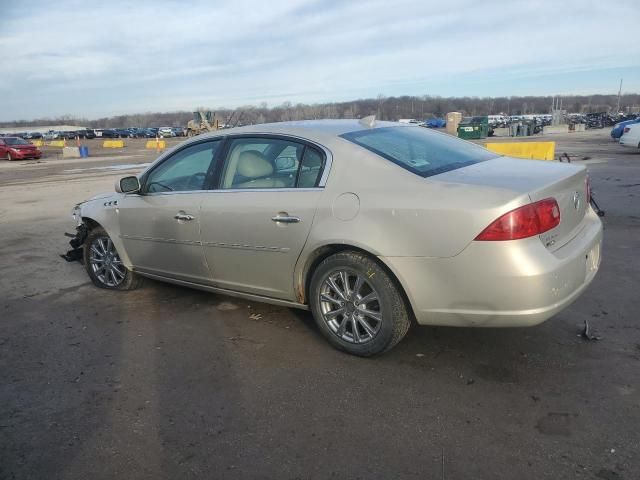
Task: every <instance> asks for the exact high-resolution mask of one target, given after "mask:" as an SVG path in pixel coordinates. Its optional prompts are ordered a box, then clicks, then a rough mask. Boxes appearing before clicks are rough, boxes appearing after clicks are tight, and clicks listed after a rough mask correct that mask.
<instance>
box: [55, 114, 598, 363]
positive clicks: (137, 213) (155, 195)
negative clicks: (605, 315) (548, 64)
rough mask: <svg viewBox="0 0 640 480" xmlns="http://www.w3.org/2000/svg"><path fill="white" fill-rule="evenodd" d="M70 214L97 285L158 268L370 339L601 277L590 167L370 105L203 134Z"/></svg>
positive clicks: (502, 322)
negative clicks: (333, 116) (480, 142)
mask: <svg viewBox="0 0 640 480" xmlns="http://www.w3.org/2000/svg"><path fill="white" fill-rule="evenodd" d="M73 216H74V218H75V220H76V222H77V226H76V234H75V237H74V238H73V239H72V240H71V245H72V247H73V250H71V251H70V252H69V254H68V255H69V256H70V257H71V258H72V257H74V256H75V257H79V258H82V259H83V261H84V264H85V266H86V269H87V272H88V274H89V276H90V278H91V280H92V281H93V283H94V284H95V285H97V286H98V287H102V288H108V289H118V290H129V289H132V288H135V287H136V286H138V285H139V283H140V280H141V279H142V278H143V277H150V278H153V279H156V280H162V281H166V282H171V283H174V284H178V285H183V286H188V287H193V288H198V289H203V290H207V291H211V292H215V293H220V294H225V295H232V296H238V297H242V298H246V299H250V300H254V301H263V302H268V303H273V304H277V305H284V306H288V307H295V308H302V309H308V310H311V312H312V313H313V316H314V318H315V320H316V322H317V324H318V327H319V330H320V331H321V332H322V333H323V335H324V336H325V337H326V338H327V340H328V341H329V342H330V343H331V344H332V345H334V346H335V347H337V348H339V349H342V350H344V351H347V352H349V353H351V354H355V355H361V356H370V355H374V354H378V353H381V352H384V351H386V350H388V349H390V348H392V347H393V346H394V345H396V344H397V343H398V342H399V341H400V340H401V339H402V338H403V337H404V335H405V334H406V333H407V331H408V329H409V326H410V324H411V323H412V322H417V323H418V324H422V325H450V326H461V327H515V326H529V325H535V324H538V323H540V322H543V321H545V320H547V319H548V318H550V317H552V316H553V315H555V314H556V313H558V312H559V311H561V310H562V309H564V308H565V307H567V306H568V305H569V304H570V303H571V302H573V301H574V300H576V299H577V298H578V296H579V295H580V294H581V293H582V292H583V291H584V290H585V288H586V287H587V286H588V285H589V283H590V282H591V281H592V280H593V278H594V276H595V274H596V272H597V270H598V268H599V265H600V251H601V242H602V223H601V222H600V219H599V218H598V216H597V215H596V214H595V212H594V211H593V209H592V208H591V206H590V191H589V182H588V177H587V174H586V171H585V168H584V167H581V166H575V165H571V164H565V163H559V162H543V161H536V160H522V159H513V158H509V157H504V156H498V155H496V154H494V153H491V152H489V151H487V150H486V149H484V148H482V147H480V146H477V145H474V144H472V143H469V142H466V141H463V140H459V139H457V138H455V137H452V136H449V135H446V134H442V133H438V132H434V131H430V130H428V129H426V128H423V127H420V126H415V125H411V124H399V123H392V122H376V121H375V119H373V118H366V119H362V120H360V121H358V120H320V121H303V122H284V123H277V124H267V125H255V126H248V127H241V128H234V129H229V130H221V131H218V132H215V133H211V134H207V135H201V136H198V137H194V138H192V139H190V140H187V141H185V142H184V143H182V144H180V145H178V146H177V147H175V148H173V149H172V150H170V151H167V152H166V153H164V154H162V155H161V156H160V157H159V158H158V159H157V160H156V161H155V162H154V163H153V164H152V165H150V166H149V167H148V168H147V169H146V170H145V171H144V172H143V173H142V174H140V175H139V176H137V177H134V176H131V177H125V178H122V179H120V180H119V181H118V182H117V184H116V192H115V193H109V194H105V195H98V196H96V197H94V198H92V199H90V200H87V201H85V202H82V203H80V204H78V205H76V207H75V208H74V210H73Z"/></svg>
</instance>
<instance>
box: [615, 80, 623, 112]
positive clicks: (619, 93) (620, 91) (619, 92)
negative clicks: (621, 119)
mask: <svg viewBox="0 0 640 480" xmlns="http://www.w3.org/2000/svg"><path fill="white" fill-rule="evenodd" d="M620 95H622V79H620V88H619V89H618V104H617V105H616V115H617V114H618V113H620Z"/></svg>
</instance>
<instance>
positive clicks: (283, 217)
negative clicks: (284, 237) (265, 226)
mask: <svg viewBox="0 0 640 480" xmlns="http://www.w3.org/2000/svg"><path fill="white" fill-rule="evenodd" d="M271 220H272V221H274V222H279V223H300V217H294V216H291V215H287V214H286V213H279V214H278V215H276V216H275V217H271Z"/></svg>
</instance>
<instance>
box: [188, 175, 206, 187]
mask: <svg viewBox="0 0 640 480" xmlns="http://www.w3.org/2000/svg"><path fill="white" fill-rule="evenodd" d="M206 177H207V174H206V173H204V172H198V173H194V174H193V175H191V176H190V177H189V180H187V188H188V189H189V190H201V189H202V187H203V186H204V180H205V178H206Z"/></svg>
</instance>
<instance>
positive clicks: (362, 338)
mask: <svg viewBox="0 0 640 480" xmlns="http://www.w3.org/2000/svg"><path fill="white" fill-rule="evenodd" d="M309 300H310V304H311V310H312V312H313V316H314V318H315V321H316V323H317V324H318V327H319V328H320V331H321V332H322V333H323V335H324V336H325V337H326V338H327V340H329V342H330V343H331V344H332V345H333V346H335V347H336V348H338V349H340V350H344V351H346V352H348V353H351V354H353V355H359V356H363V357H368V356H371V355H376V354H378V353H382V352H384V351H386V350H389V349H391V348H392V347H393V346H395V345H396V344H397V343H398V342H399V341H400V340H402V338H403V337H404V336H405V334H406V333H407V331H408V330H409V326H410V320H409V314H408V309H407V305H406V303H405V301H404V298H403V296H402V294H401V292H400V290H399V288H398V286H397V285H396V282H395V281H394V279H392V278H391V277H390V276H389V274H388V273H387V272H386V271H385V270H384V269H383V268H382V267H381V266H380V265H379V264H378V263H377V262H376V261H375V260H373V259H372V258H370V257H368V256H366V255H363V254H361V253H358V252H349V251H347V252H340V253H336V254H334V255H332V256H330V257H328V258H327V259H325V260H324V261H322V263H320V265H319V266H318V268H317V269H316V271H315V272H314V274H313V277H312V279H311V288H310V298H309Z"/></svg>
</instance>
